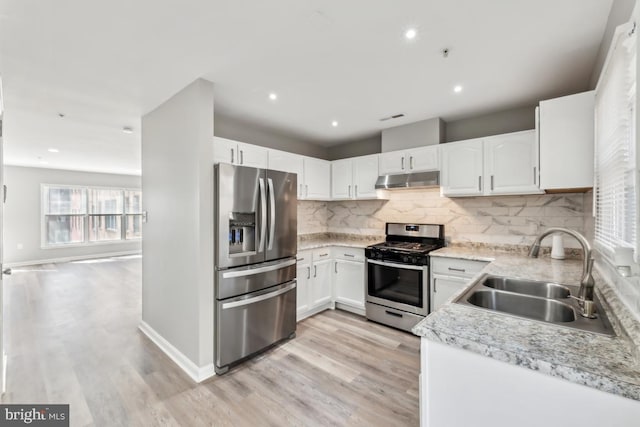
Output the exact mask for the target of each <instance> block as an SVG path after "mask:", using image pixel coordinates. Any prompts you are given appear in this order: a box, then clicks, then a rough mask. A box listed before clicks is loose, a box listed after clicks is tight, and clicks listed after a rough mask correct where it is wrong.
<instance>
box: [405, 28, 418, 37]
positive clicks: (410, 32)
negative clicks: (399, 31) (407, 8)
mask: <svg viewBox="0 0 640 427" xmlns="http://www.w3.org/2000/svg"><path fill="white" fill-rule="evenodd" d="M417 35H418V31H417V30H416V29H415V28H409V29H408V30H407V31H405V32H404V37H405V38H406V39H407V40H413V39H415V38H416V36H417Z"/></svg>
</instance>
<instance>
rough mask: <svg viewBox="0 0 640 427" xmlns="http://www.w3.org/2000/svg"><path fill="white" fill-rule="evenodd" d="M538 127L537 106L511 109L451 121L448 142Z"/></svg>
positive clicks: (448, 126)
mask: <svg viewBox="0 0 640 427" xmlns="http://www.w3.org/2000/svg"><path fill="white" fill-rule="evenodd" d="M535 127H536V106H535V105H531V106H527V107H518V108H511V109H509V110H504V111H497V112H494V113H488V114H483V115H480V116H474V117H468V118H465V119H459V120H451V121H448V122H447V125H446V141H447V142H451V141H462V140H465V139H472V138H481V137H484V136H489V135H499V134H502V133H510V132H518V131H521V130H529V129H534V128H535Z"/></svg>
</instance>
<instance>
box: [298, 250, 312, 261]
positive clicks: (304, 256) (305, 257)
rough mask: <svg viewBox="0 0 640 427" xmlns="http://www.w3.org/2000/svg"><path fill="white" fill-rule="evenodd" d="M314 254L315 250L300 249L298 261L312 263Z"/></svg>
mask: <svg viewBox="0 0 640 427" xmlns="http://www.w3.org/2000/svg"><path fill="white" fill-rule="evenodd" d="M312 254H313V251H300V252H298V254H297V255H296V261H298V263H302V264H307V263H310V262H311V256H312Z"/></svg>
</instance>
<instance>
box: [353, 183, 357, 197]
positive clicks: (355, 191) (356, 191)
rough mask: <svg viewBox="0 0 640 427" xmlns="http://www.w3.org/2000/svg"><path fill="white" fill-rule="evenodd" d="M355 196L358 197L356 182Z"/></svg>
mask: <svg viewBox="0 0 640 427" xmlns="http://www.w3.org/2000/svg"><path fill="white" fill-rule="evenodd" d="M354 195H355V197H358V184H356V191H355V194H354Z"/></svg>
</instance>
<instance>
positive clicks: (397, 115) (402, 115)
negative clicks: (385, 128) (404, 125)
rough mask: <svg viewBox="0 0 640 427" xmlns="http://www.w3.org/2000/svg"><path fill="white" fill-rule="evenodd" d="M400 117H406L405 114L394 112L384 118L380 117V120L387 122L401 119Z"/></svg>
mask: <svg viewBox="0 0 640 427" xmlns="http://www.w3.org/2000/svg"><path fill="white" fill-rule="evenodd" d="M400 117H404V114H394V115H393V116H389V117H383V118H381V119H380V121H381V122H386V121H387V120H391V119H399V118H400Z"/></svg>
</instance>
